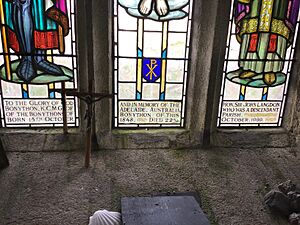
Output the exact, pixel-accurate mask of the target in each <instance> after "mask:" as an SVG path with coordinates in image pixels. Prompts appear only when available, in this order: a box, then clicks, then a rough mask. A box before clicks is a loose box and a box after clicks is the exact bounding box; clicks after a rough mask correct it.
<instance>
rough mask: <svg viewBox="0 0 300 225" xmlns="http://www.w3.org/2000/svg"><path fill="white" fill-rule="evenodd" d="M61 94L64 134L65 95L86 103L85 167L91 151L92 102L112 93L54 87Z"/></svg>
mask: <svg viewBox="0 0 300 225" xmlns="http://www.w3.org/2000/svg"><path fill="white" fill-rule="evenodd" d="M55 91H57V92H60V93H61V95H62V106H63V107H62V108H63V130H64V134H66V133H68V124H67V107H66V96H76V97H77V98H79V99H80V100H82V101H84V102H85V103H86V104H87V109H86V114H85V117H84V118H85V119H86V138H85V161H84V165H85V167H86V168H88V167H89V166H90V158H91V152H92V119H93V117H94V103H95V102H98V101H101V100H102V99H104V98H112V97H113V94H109V93H90V92H79V91H77V90H74V89H68V90H66V89H65V87H62V89H55Z"/></svg>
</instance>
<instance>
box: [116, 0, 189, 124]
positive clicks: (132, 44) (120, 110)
mask: <svg viewBox="0 0 300 225" xmlns="http://www.w3.org/2000/svg"><path fill="white" fill-rule="evenodd" d="M192 3H193V2H192V0H133V1H127V0H115V1H114V93H115V102H114V126H115V127H136V128H137V127H184V123H185V101H186V92H187V90H186V89H187V86H186V85H187V78H188V63H189V50H190V46H189V43H190V33H191V20H192Z"/></svg>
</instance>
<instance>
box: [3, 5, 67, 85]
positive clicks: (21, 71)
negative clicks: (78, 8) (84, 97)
mask: <svg viewBox="0 0 300 225" xmlns="http://www.w3.org/2000/svg"><path fill="white" fill-rule="evenodd" d="M2 4H3V5H4V7H3V5H2ZM1 5H2V7H1V9H2V10H1V14H2V15H3V16H5V21H2V23H4V24H5V28H6V32H5V31H3V30H2V41H3V44H4V51H6V52H4V53H6V54H8V52H9V51H8V48H11V49H12V50H13V51H14V52H15V53H17V54H18V55H20V56H21V58H20V59H19V60H15V61H12V62H8V60H9V59H6V61H5V64H8V63H10V64H11V65H10V66H7V65H6V70H5V68H4V65H3V66H2V67H1V75H2V78H3V79H5V80H10V81H12V82H20V80H21V81H23V82H25V83H31V82H32V81H33V80H34V79H35V78H37V77H38V76H43V79H42V81H40V82H39V83H43V82H44V83H48V82H55V81H62V80H65V81H67V80H71V78H72V72H71V71H70V70H69V69H68V68H66V67H63V66H60V65H57V64H55V63H53V62H50V61H48V60H47V53H46V51H47V50H55V49H58V50H59V53H60V54H63V53H64V48H65V47H64V36H67V35H68V33H69V19H68V15H67V6H66V0H1ZM9 67H11V71H8V68H9ZM8 73H11V74H8ZM4 74H5V75H4ZM47 78H48V79H47ZM37 80H38V79H37ZM32 83H35V82H32Z"/></svg>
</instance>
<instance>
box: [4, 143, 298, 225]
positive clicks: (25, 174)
mask: <svg viewBox="0 0 300 225" xmlns="http://www.w3.org/2000/svg"><path fill="white" fill-rule="evenodd" d="M299 154H300V152H299V150H298V149H292V148H285V149H282V148H272V149H271V148H269V149H263V148H262V149H242V150H240V149H229V148H227V149H220V148H219V149H198V150H159V149H153V150H114V151H112V150H111V151H109V150H106V151H97V152H93V155H92V164H91V167H90V168H89V169H85V168H84V167H83V154H82V153H81V152H70V151H57V152H39V151H38V152H32V151H31V152H26V151H22V152H18V151H11V152H8V154H7V155H8V158H9V160H10V166H9V167H8V168H6V169H4V170H2V171H0V224H1V225H6V224H15V225H22V224H25V225H41V224H42V225H62V224H63V225H68V224H70V225H71V224H72V225H76V224H78V225H79V224H80V225H83V224H88V218H89V216H90V215H91V214H92V213H93V212H94V211H96V210H98V209H101V208H105V209H108V210H117V211H118V210H120V198H121V197H123V196H144V195H148V194H150V193H152V192H159V191H163V192H166V191H198V192H199V194H200V195H201V198H202V202H203V210H204V211H205V212H206V213H207V215H208V217H209V219H210V222H211V224H212V225H216V224H219V225H286V224H288V223H287V222H286V221H285V220H284V219H281V218H279V217H278V216H274V215H271V214H270V213H269V211H268V210H267V209H266V208H265V206H264V204H263V196H264V194H265V193H266V192H267V191H268V190H270V189H271V188H274V187H276V185H277V184H278V183H280V182H282V181H285V180H288V179H291V180H293V181H294V182H295V183H296V184H297V185H298V186H300V173H299V171H300V163H299V162H300V160H299V159H300V157H299Z"/></svg>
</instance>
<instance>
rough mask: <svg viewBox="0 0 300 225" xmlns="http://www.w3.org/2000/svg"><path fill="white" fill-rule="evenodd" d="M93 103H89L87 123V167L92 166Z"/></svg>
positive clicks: (85, 163) (85, 162)
mask: <svg viewBox="0 0 300 225" xmlns="http://www.w3.org/2000/svg"><path fill="white" fill-rule="evenodd" d="M92 110H93V103H91V102H89V103H88V104H87V115H86V116H87V122H86V123H87V125H86V139H85V140H86V142H85V161H84V165H85V167H86V168H88V167H89V166H90V159H91V154H92V119H93V111H92Z"/></svg>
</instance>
